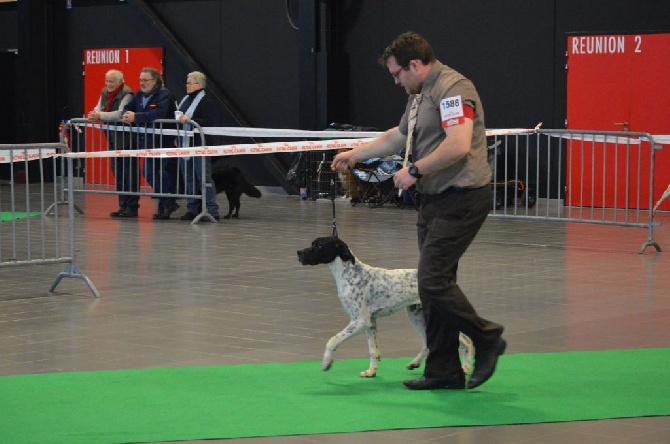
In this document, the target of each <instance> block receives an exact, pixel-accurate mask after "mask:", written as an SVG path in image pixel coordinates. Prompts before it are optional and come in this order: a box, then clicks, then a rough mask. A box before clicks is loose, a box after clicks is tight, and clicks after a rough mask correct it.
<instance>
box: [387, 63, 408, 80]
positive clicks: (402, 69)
mask: <svg viewBox="0 0 670 444" xmlns="http://www.w3.org/2000/svg"><path fill="white" fill-rule="evenodd" d="M407 69H408V67H405V66H401V67H400V68H398V70H397V71H396V72H392V73H391V75H392V76H393V78H394V79H396V80H397V79H398V78H399V77H400V73H401V72H402V71H407Z"/></svg>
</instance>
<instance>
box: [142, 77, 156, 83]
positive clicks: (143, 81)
mask: <svg viewBox="0 0 670 444" xmlns="http://www.w3.org/2000/svg"><path fill="white" fill-rule="evenodd" d="M152 80H153V79H143V78H141V77H140V83H147V82H151V81H152Z"/></svg>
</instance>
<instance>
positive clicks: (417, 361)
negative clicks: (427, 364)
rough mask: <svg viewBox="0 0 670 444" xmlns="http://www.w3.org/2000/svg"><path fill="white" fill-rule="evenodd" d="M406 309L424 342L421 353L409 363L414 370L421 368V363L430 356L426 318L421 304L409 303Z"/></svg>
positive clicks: (409, 367)
mask: <svg viewBox="0 0 670 444" xmlns="http://www.w3.org/2000/svg"><path fill="white" fill-rule="evenodd" d="M405 310H406V311H407V318H408V319H409V323H410V324H412V327H414V330H416V331H417V332H418V333H419V335H420V336H421V341H422V344H423V345H422V347H421V351H420V352H419V354H418V355H416V357H415V358H414V359H412V361H410V363H409V364H407V368H408V369H409V370H414V369H415V368H419V367H420V366H421V363H422V362H423V361H424V360H425V359H426V357H428V342H427V340H426V318H425V317H424V315H423V308H422V307H421V304H414V305H409V306H408V307H407V308H406V309H405Z"/></svg>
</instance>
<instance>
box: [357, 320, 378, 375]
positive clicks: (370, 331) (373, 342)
mask: <svg viewBox="0 0 670 444" xmlns="http://www.w3.org/2000/svg"><path fill="white" fill-rule="evenodd" d="M365 332H366V333H367V335H368V351H369V353H370V368H368V369H367V370H365V371H362V372H361V373H360V376H361V377H362V378H374V377H375V376H376V375H377V364H378V363H379V360H380V355H379V342H377V321H376V320H375V319H371V320H370V326H369V327H368V328H367V329H365Z"/></svg>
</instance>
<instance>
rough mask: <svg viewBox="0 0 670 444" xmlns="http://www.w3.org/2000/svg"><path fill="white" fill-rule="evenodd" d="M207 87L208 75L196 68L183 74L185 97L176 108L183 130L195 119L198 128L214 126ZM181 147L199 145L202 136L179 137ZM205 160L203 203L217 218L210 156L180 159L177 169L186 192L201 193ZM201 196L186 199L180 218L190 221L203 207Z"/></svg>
mask: <svg viewBox="0 0 670 444" xmlns="http://www.w3.org/2000/svg"><path fill="white" fill-rule="evenodd" d="M206 86H207V77H205V75H204V74H203V73H201V72H199V71H193V72H191V73H189V74H188V76H187V77H186V96H184V98H183V99H182V100H181V102H180V103H179V106H178V111H181V112H182V114H181V116H179V121H180V122H182V123H183V129H184V130H186V131H188V130H191V129H192V125H190V124H189V123H187V122H188V120H189V119H190V120H192V121H194V122H196V123H197V124H198V125H200V127H202V128H204V127H207V126H214V124H215V121H216V115H217V108H216V104H215V103H214V101H213V100H212V97H211V95H208V94H207V92H206V91H205V87H206ZM179 143H180V145H181V146H182V147H187V146H191V145H193V146H199V145H200V144H201V143H202V138H201V137H200V135H199V134H195V136H194V138H191V139H190V140H189V138H188V137H186V136H183V137H180V138H179ZM203 162H204V163H205V170H204V176H205V193H204V194H205V204H206V207H207V212H208V213H209V214H210V215H211V216H212V217H214V219H216V220H219V205H218V204H217V203H216V189H215V187H214V181H213V180H212V160H211V157H209V156H191V157H189V158H184V157H180V158H179V168H180V170H181V172H182V176H183V177H184V181H185V188H186V189H185V191H186V194H189V195H195V194H198V193H200V188H201V186H202V179H203V178H202V176H203V168H202V166H203V165H202V164H203ZM201 207H202V199H189V200H188V202H187V204H186V213H185V214H184V215H183V216H182V217H181V220H193V219H195V218H196V216H197V215H198V214H199V213H200V211H201V210H202V208H201Z"/></svg>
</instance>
